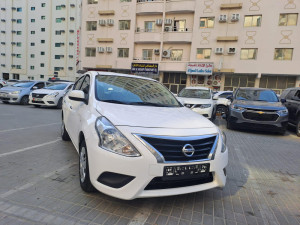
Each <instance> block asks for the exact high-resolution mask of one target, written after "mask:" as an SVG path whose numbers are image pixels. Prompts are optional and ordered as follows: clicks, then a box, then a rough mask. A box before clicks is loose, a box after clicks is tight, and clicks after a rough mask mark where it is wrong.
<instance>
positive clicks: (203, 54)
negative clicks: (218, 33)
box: [197, 48, 211, 59]
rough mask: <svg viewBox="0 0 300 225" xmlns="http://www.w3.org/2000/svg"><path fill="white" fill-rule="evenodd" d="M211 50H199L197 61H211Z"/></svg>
mask: <svg viewBox="0 0 300 225" xmlns="http://www.w3.org/2000/svg"><path fill="white" fill-rule="evenodd" d="M210 55H211V48H197V59H210Z"/></svg>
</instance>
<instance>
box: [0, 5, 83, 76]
mask: <svg viewBox="0 0 300 225" xmlns="http://www.w3.org/2000/svg"><path fill="white" fill-rule="evenodd" d="M80 13H81V0H56V1H46V0H1V1H0V32H1V33H0V53H1V55H0V62H1V63H0V76H1V77H2V78H4V79H22V80H23V79H35V80H48V78H51V77H53V76H58V77H59V78H60V79H68V80H75V77H76V71H77V67H78V63H79V61H80V59H79V51H80V45H79V37H80V25H81V18H80V16H81V14H80Z"/></svg>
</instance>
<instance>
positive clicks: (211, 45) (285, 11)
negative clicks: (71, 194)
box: [81, 0, 300, 93]
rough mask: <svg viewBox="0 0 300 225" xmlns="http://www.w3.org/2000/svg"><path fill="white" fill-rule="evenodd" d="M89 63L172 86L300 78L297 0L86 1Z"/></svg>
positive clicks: (292, 82)
mask: <svg viewBox="0 0 300 225" xmlns="http://www.w3.org/2000/svg"><path fill="white" fill-rule="evenodd" d="M82 3H83V5H82V10H83V12H85V13H84V14H83V17H82V48H81V52H82V56H81V66H82V67H83V68H84V69H86V70H103V71H116V72H125V73H132V74H139V75H142V76H148V77H153V78H156V79H159V80H160V81H161V82H162V83H164V84H165V85H166V86H167V87H168V88H169V89H170V90H171V91H172V92H174V93H178V92H179V91H180V90H181V89H182V88H184V87H186V86H207V87H210V88H212V89H214V90H234V89H235V88H237V87H240V86H241V87H263V88H272V89H274V90H275V91H276V92H277V93H281V92H282V90H284V89H285V88H288V87H294V86H299V85H300V69H299V65H298V64H299V62H300V42H299V38H300V24H299V13H300V2H299V1H296V0H281V1H275V2H274V1H260V0H218V1H217V0H203V1H198V0H110V1H106V0H83V2H82Z"/></svg>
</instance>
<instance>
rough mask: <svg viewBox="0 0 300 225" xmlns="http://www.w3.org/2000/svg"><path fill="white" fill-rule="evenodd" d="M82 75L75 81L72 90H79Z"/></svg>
mask: <svg viewBox="0 0 300 225" xmlns="http://www.w3.org/2000/svg"><path fill="white" fill-rule="evenodd" d="M83 78H84V76H83V77H81V78H80V79H79V80H78V81H76V83H75V84H74V87H73V90H80V87H81V84H82V82H83Z"/></svg>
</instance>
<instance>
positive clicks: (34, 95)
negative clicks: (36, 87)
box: [32, 93, 47, 98]
mask: <svg viewBox="0 0 300 225" xmlns="http://www.w3.org/2000/svg"><path fill="white" fill-rule="evenodd" d="M46 95H47V94H36V93H32V97H33V98H43V97H44V96H46Z"/></svg>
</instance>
